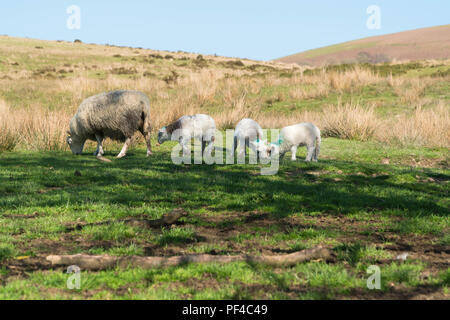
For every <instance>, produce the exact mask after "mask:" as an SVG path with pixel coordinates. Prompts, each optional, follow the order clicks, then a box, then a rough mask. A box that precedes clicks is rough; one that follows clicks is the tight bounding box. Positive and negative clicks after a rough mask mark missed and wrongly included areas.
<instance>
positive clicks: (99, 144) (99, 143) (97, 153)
mask: <svg viewBox="0 0 450 320" xmlns="http://www.w3.org/2000/svg"><path fill="white" fill-rule="evenodd" d="M95 139H96V140H97V151H95V152H94V156H103V154H104V152H103V136H102V135H100V134H96V135H95Z"/></svg>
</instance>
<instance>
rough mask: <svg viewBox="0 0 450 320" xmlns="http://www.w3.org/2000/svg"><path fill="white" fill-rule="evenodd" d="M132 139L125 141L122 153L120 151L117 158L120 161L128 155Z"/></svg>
mask: <svg viewBox="0 0 450 320" xmlns="http://www.w3.org/2000/svg"><path fill="white" fill-rule="evenodd" d="M130 143H131V138H127V140H125V144H124V145H123V148H122V151H120V153H119V155H118V156H117V158H118V159H120V158H123V157H125V156H126V155H127V151H128V147H129V146H130Z"/></svg>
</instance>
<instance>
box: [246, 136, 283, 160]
mask: <svg viewBox="0 0 450 320" xmlns="http://www.w3.org/2000/svg"><path fill="white" fill-rule="evenodd" d="M250 145H251V146H252V147H253V150H254V151H256V152H258V153H259V156H260V157H261V158H262V159H270V158H271V157H272V156H273V155H278V154H279V153H280V146H279V145H278V144H275V143H268V142H267V140H259V139H258V140H256V141H253V142H251V143H250Z"/></svg>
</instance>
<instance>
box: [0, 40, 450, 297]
mask: <svg viewBox="0 0 450 320" xmlns="http://www.w3.org/2000/svg"><path fill="white" fill-rule="evenodd" d="M449 79H450V60H447V61H421V62H415V63H401V64H380V65H371V64H360V65H338V66H329V67H328V68H316V69H312V68H308V69H305V68H302V67H298V66H295V65H287V64H283V63H276V62H270V63H265V62H257V61H250V60H243V59H236V58H223V57H215V56H200V55H198V54H192V53H185V52H163V51H153V50H145V49H138V48H123V47H121V48H119V47H115V46H108V45H91V44H83V43H68V42H56V41H40V40H32V39H18V38H11V37H0V226H1V228H0V283H1V285H0V300H2V299H66V300H67V299H109V300H112V299H150V300H151V299H177V300H187V299H200V300H204V299H226V300H238V299H245V300H251V299H263V300H265V299H308V300H309V299H413V298H416V299H417V298H419V299H420V298H422V299H442V300H443V299H447V300H448V298H449V289H448V287H449V286H450V283H449V279H450V270H449V269H448V261H449V259H450V254H449V252H448V247H449V245H450V237H449V234H450V220H449V217H448V205H449V201H448V196H447V195H448V189H449V188H448V186H449V183H448V182H449V177H450V170H449V168H450V153H449V148H450V131H449V130H448V128H449V127H450V108H449V107H448V106H449V105H450V81H449ZM117 89H129V90H139V91H142V92H144V93H145V94H146V95H147V96H148V97H149V99H150V108H151V111H150V118H151V123H152V126H153V133H152V140H153V141H152V143H153V155H152V156H151V157H149V158H147V157H146V149H144V145H145V144H144V143H143V141H142V137H141V135H139V134H138V135H136V139H141V140H135V141H134V144H133V146H132V147H131V148H130V150H129V152H128V153H127V156H126V157H125V158H122V159H115V156H116V155H117V154H118V152H119V151H120V149H121V148H122V145H123V144H122V143H116V142H112V141H110V140H107V141H106V143H105V144H104V148H105V157H106V158H107V159H111V162H110V163H106V162H100V161H98V160H97V159H96V157H94V156H93V152H94V151H95V150H96V149H95V148H96V144H95V143H93V142H90V143H87V144H86V146H85V149H84V151H83V154H82V155H80V156H74V155H73V154H72V153H71V152H70V150H69V149H68V146H67V143H66V139H67V130H68V124H69V121H70V119H71V118H72V117H73V115H74V114H75V112H76V110H77V108H78V106H79V105H80V103H81V102H82V101H83V100H84V99H86V98H88V97H89V96H92V95H94V94H98V93H100V92H104V91H111V90H117ZM194 113H207V114H209V115H211V116H212V117H213V118H214V120H215V121H216V126H217V128H218V129H219V130H221V133H222V134H223V133H224V130H225V129H229V128H234V127H235V125H236V124H237V122H239V121H240V120H241V119H243V118H247V117H248V118H252V119H254V120H256V121H258V123H259V124H260V125H261V126H262V127H263V128H265V129H270V128H281V127H284V126H287V125H291V124H295V123H300V122H306V121H309V122H313V123H314V124H316V125H317V126H318V127H319V128H320V130H321V134H322V138H323V139H322V144H321V148H320V155H319V161H318V162H317V163H308V162H305V161H303V159H305V157H306V148H304V147H301V148H299V149H298V153H297V160H296V161H291V159H290V158H291V154H288V155H287V156H286V157H285V158H284V160H282V161H281V162H280V163H279V170H278V171H277V174H275V175H272V176H270V175H269V176H262V175H261V169H262V168H263V167H264V166H267V165H265V164H263V163H259V164H256V165H254V164H236V163H235V164H229V163H228V160H227V159H223V158H222V160H226V162H227V164H225V161H224V164H220V163H215V164H214V165H206V164H203V165H187V164H186V165H176V164H174V163H173V161H172V157H171V155H172V154H173V150H174V149H173V147H174V146H175V145H176V144H177V142H176V141H172V142H166V143H164V144H162V145H159V146H157V145H156V137H157V132H158V129H159V128H161V127H162V126H166V125H167V124H169V123H170V122H171V121H173V120H175V119H177V118H178V117H179V116H181V115H186V114H194ZM269 133H270V135H271V137H270V138H271V139H274V138H276V136H275V134H274V132H272V133H271V132H270V131H269ZM231 137H232V135H231ZM230 140H232V138H231V139H229V140H228V142H229V143H230V142H232V141H230ZM223 146H224V141H223V139H221V138H220V134H219V132H216V141H215V155H214V156H216V155H218V158H219V159H220V151H221V150H222V151H225V150H224V148H223ZM228 149H231V147H230V148H228ZM218 162H219V161H218ZM275 165H276V164H275ZM174 209H177V210H176V212H180V209H182V211H181V212H182V213H183V217H182V218H181V219H179V220H178V221H176V223H174V224H171V225H165V226H163V227H161V228H160V227H155V226H154V225H153V224H150V223H149V224H147V223H146V221H147V220H148V221H153V220H156V219H161V218H162V217H163V215H165V214H167V213H169V212H173V210H174ZM130 219H131V220H130ZM139 221H141V222H142V223H139ZM159 221H166V219H162V220H159ZM129 222H132V223H129ZM135 222H137V223H135ZM150 225H151V226H152V227H149V226H150ZM319 245H320V246H324V247H326V248H327V249H328V250H330V252H332V253H333V256H332V259H326V257H317V259H316V258H315V259H314V260H311V261H305V262H303V263H298V264H296V265H290V264H289V265H286V266H283V265H278V266H273V265H269V264H267V265H266V264H263V263H259V262H257V261H248V262H242V261H241V262H239V261H235V262H231V263H224V264H219V263H212V264H207V263H189V261H192V260H191V259H186V255H199V254H208V255H211V256H213V257H217V258H220V257H232V256H241V257H242V256H245V257H247V256H257V257H260V256H261V255H267V256H282V255H285V254H293V253H298V252H300V253H301V252H302V251H303V250H306V249H312V248H315V247H317V246H319ZM405 252H407V253H408V257H407V259H406V260H405V261H399V258H398V256H399V255H404V253H405ZM76 254H88V255H107V256H110V257H120V259H122V261H124V262H126V261H130V262H131V261H136V260H139V259H140V258H144V257H154V258H157V259H159V258H173V259H177V258H176V257H181V258H180V259H179V261H183V265H178V266H172V267H169V266H167V268H166V267H162V268H150V269H146V268H138V267H136V266H133V265H128V264H127V265H126V268H123V267H125V265H124V264H121V265H117V266H114V267H113V266H112V265H111V267H112V268H111V269H106V270H89V269H88V268H85V267H84V266H83V265H81V264H78V263H70V265H78V266H80V268H81V274H80V280H81V283H80V287H79V289H77V290H69V288H70V287H68V283H70V282H68V280H70V279H73V278H72V276H74V274H72V275H70V274H68V273H67V272H66V268H65V267H67V266H64V268H63V267H62V266H57V265H52V264H51V263H50V262H49V261H48V260H47V257H48V256H49V255H76ZM184 262H186V263H184ZM371 265H376V266H379V268H380V270H381V274H382V276H381V280H380V281H381V283H380V290H369V289H367V277H368V273H367V271H368V270H369V269H367V268H368V267H369V266H371ZM75 283H76V281H75Z"/></svg>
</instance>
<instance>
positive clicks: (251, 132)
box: [232, 119, 263, 156]
mask: <svg viewBox="0 0 450 320" xmlns="http://www.w3.org/2000/svg"><path fill="white" fill-rule="evenodd" d="M262 137H263V130H262V128H261V126H260V125H259V124H258V123H257V122H256V121H255V120H252V119H242V120H241V121H240V122H239V123H238V124H237V126H236V129H235V130H234V141H233V149H232V150H233V156H234V154H235V152H236V149H237V147H238V145H239V156H243V155H244V156H245V155H246V150H247V147H249V148H252V149H253V151H254V152H255V153H256V154H257V150H256V148H255V145H254V144H253V143H252V142H254V141H258V140H260V139H262Z"/></svg>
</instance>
